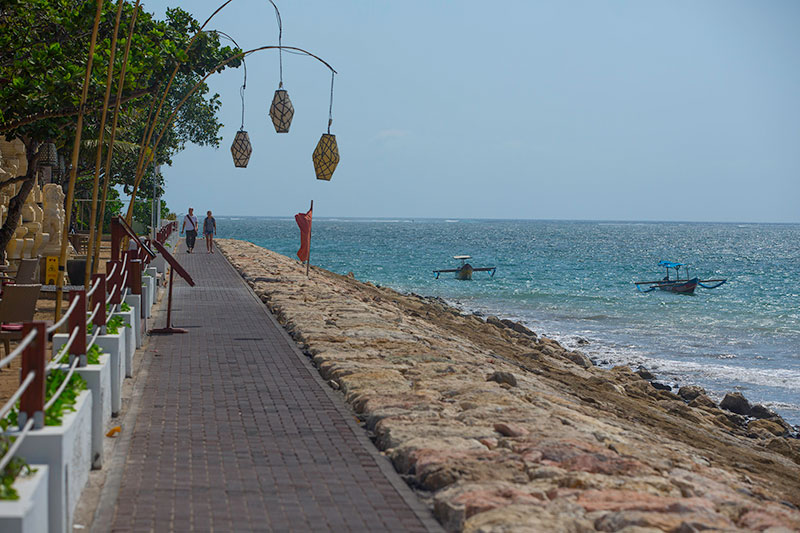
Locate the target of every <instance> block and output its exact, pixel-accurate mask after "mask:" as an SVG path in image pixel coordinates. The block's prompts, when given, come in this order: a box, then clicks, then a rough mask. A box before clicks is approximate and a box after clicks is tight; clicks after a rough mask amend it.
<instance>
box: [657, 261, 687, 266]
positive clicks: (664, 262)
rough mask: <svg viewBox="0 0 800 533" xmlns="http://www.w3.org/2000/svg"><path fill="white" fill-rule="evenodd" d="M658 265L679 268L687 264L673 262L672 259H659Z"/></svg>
mask: <svg viewBox="0 0 800 533" xmlns="http://www.w3.org/2000/svg"><path fill="white" fill-rule="evenodd" d="M658 266H663V267H667V268H678V267H682V266H686V265H684V264H683V263H673V262H672V261H659V262H658Z"/></svg>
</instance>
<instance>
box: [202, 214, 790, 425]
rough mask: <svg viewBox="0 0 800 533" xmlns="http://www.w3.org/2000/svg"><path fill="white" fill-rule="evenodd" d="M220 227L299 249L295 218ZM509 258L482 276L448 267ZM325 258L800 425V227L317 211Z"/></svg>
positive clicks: (226, 233)
mask: <svg viewBox="0 0 800 533" xmlns="http://www.w3.org/2000/svg"><path fill="white" fill-rule="evenodd" d="M217 225H218V229H219V237H221V238H233V239H242V240H246V241H250V242H252V243H254V244H257V245H259V246H263V247H265V248H269V249H270V250H273V251H276V252H278V253H281V254H284V255H287V256H290V257H296V255H295V254H296V252H297V249H298V248H299V246H300V244H299V243H300V238H299V230H298V228H297V226H296V224H295V222H294V219H293V218H260V217H258V218H257V217H217ZM462 254H463V255H471V256H472V259H471V260H470V263H471V264H472V265H473V266H475V267H483V266H496V267H497V273H496V275H495V276H494V277H490V276H489V275H488V274H487V273H486V272H476V273H475V274H474V276H473V280H472V281H458V280H455V279H454V278H453V275H452V274H443V275H442V277H441V278H440V279H438V280H437V279H435V277H434V274H433V273H432V271H433V270H435V269H442V268H453V267H456V266H458V264H459V262H458V261H455V260H454V259H453V258H452V256H454V255H462ZM662 259H663V260H670V261H677V262H682V263H687V264H689V265H691V267H692V270H691V273H692V275H694V274H697V275H699V276H700V277H701V279H708V278H728V282H727V283H726V284H725V285H723V286H722V287H719V288H717V289H714V290H706V289H702V288H699V287H698V289H697V291H696V293H695V294H694V295H692V296H689V295H679V294H672V293H667V292H662V291H654V292H651V293H647V294H642V293H640V292H638V291H637V290H636V288H635V286H634V284H633V282H634V281H640V280H656V279H660V278H662V277H663V276H664V270H663V269H662V268H661V267H659V266H658V262H659V261H660V260H662ZM311 263H312V264H314V265H317V266H321V267H323V268H326V269H328V270H331V271H333V272H337V273H340V274H347V273H348V272H352V273H353V274H354V275H355V276H356V278H358V279H359V280H362V281H370V282H373V283H375V284H379V285H383V286H387V287H391V288H393V289H396V290H399V291H402V292H414V293H417V294H420V295H424V296H438V297H441V298H444V299H445V300H447V301H448V302H450V303H451V304H453V305H456V306H458V307H460V308H462V309H464V310H465V312H475V313H479V314H481V315H483V316H488V315H497V316H499V317H500V318H511V319H513V320H519V321H522V322H523V323H524V324H525V325H527V326H528V327H530V328H531V329H532V330H534V331H536V332H537V333H538V334H540V335H545V336H548V337H551V338H555V339H557V340H558V341H559V342H561V343H562V344H564V345H565V346H567V347H570V348H573V349H578V350H581V351H583V352H584V353H585V354H586V355H588V356H589V357H591V358H592V359H593V360H594V361H596V363H597V364H598V365H600V366H614V365H620V364H627V365H630V366H631V367H632V368H634V369H636V368H637V367H638V366H639V365H643V366H645V367H647V368H648V369H649V370H650V371H651V372H653V373H654V374H655V375H656V376H657V378H658V380H659V381H661V382H663V383H666V384H669V385H672V386H681V385H689V384H696V385H700V386H702V387H704V388H706V390H707V391H709V393H710V394H711V396H712V397H713V398H715V399H717V400H720V399H721V398H722V396H723V395H724V394H725V393H726V392H731V391H739V392H742V393H743V394H744V395H745V396H746V397H747V398H748V399H749V400H750V401H751V403H762V404H764V405H767V406H768V407H770V408H772V409H774V410H775V411H776V412H778V413H779V414H781V415H782V416H783V417H784V418H785V419H786V420H787V421H788V422H790V423H792V424H800V288H799V287H798V283H797V280H800V225H797V224H714V223H689V222H685V223H684V222H585V221H531V220H468V219H459V220H454V219H453V220H445V219H337V218H319V219H315V220H314V224H313V230H312V238H311Z"/></svg>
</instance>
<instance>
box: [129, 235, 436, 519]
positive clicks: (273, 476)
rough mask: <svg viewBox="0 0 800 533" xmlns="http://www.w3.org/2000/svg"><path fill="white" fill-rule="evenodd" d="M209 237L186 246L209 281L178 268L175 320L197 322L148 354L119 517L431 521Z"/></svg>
mask: <svg viewBox="0 0 800 533" xmlns="http://www.w3.org/2000/svg"><path fill="white" fill-rule="evenodd" d="M204 244H205V243H203V242H201V240H200V239H198V242H197V247H196V248H195V250H196V252H195V253H194V254H187V253H185V251H184V247H183V244H182V245H181V246H180V248H179V249H180V250H181V252H179V254H178V259H179V260H180V261H181V263H182V264H183V265H184V266H185V267H186V269H187V271H188V272H189V273H190V274H191V275H192V277H193V278H194V280H195V282H196V283H197V286H196V287H194V288H191V287H189V286H188V285H187V284H186V283H184V282H183V281H177V279H176V284H175V289H174V293H173V324H174V325H175V326H176V327H184V328H187V329H188V330H189V333H188V334H184V335H172V336H153V337H151V338H150V344H149V346H148V349H147V352H146V353H145V355H144V356H145V357H151V358H152V361H151V362H150V367H149V371H148V375H147V380H146V382H145V384H144V394H143V396H142V397H141V399H140V402H141V403H140V411H139V414H138V416H137V418H136V424H135V427H134V428H133V432H134V433H133V435H132V437H131V442H130V448H129V450H128V455H127V459H126V462H125V470H124V472H123V474H122V482H121V486H120V489H119V494H118V498H117V507H116V512H115V514H114V522H113V530H114V531H152V530H154V531H427V530H428V528H427V527H426V525H427V526H429V527H430V522H429V520H430V518H425V517H422V518H420V514H418V512H419V508H417V513H415V511H414V509H412V507H411V506H410V505H409V504H408V503H407V502H406V500H404V499H403V497H402V496H401V495H400V493H399V492H398V490H397V489H396V488H395V486H396V480H395V485H393V484H392V483H391V482H390V481H389V479H388V478H387V474H386V473H385V472H384V471H382V470H381V467H380V466H379V464H378V461H379V460H382V459H381V458H376V457H375V456H374V453H375V452H374V450H369V449H368V446H369V442H368V441H365V439H364V437H363V436H358V437H357V436H356V434H355V431H360V429H359V428H357V427H355V431H354V426H353V425H352V424H348V422H347V420H346V419H345V416H347V415H346V414H343V413H342V411H341V410H339V409H337V407H336V405H335V404H334V400H332V399H331V398H330V397H329V396H328V394H327V393H326V391H325V390H324V389H323V385H322V384H321V382H320V381H319V380H318V378H315V376H314V375H312V372H315V370H314V369H313V368H311V367H309V366H308V365H307V364H306V363H304V362H303V361H302V360H301V358H300V357H298V355H297V353H296V352H294V351H293V347H292V346H291V345H290V341H289V340H287V338H286V336H285V334H283V332H281V331H280V330H279V329H278V328H277V327H276V326H275V325H274V323H273V322H272V321H271V320H270V319H269V317H268V315H267V310H266V308H265V307H264V306H263V305H262V304H261V303H260V302H259V301H257V300H256V299H255V297H254V296H253V294H252V293H251V292H250V291H249V289H248V288H247V286H246V285H245V284H244V281H243V280H242V279H241V278H240V277H239V275H238V274H237V273H236V272H235V271H234V270H233V268H231V266H230V265H229V264H228V262H227V261H226V260H225V258H224V257H223V256H222V254H220V253H219V251H217V252H216V253H214V254H211V255H210V254H207V253H206V252H205V250H204V248H205V245H204ZM176 278H177V276H176ZM164 297H165V298H166V294H165V296H164ZM148 327H163V324H162V323H158V324H153V323H149V324H148ZM128 430H130V429H128ZM365 444H366V446H365ZM384 469H385V468H384ZM389 475H394V473H393V472H391V473H389ZM398 479H399V478H398ZM400 490H407V489H405V488H401V489H400ZM406 495H407V494H406Z"/></svg>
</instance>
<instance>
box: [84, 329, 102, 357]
mask: <svg viewBox="0 0 800 533" xmlns="http://www.w3.org/2000/svg"><path fill="white" fill-rule="evenodd" d="M94 329H95V331H94V335H92V340H91V341H89V344H87V345H86V352H87V353H88V352H89V349H90V348H91V347H92V346H94V343H95V341H96V340H97V336H98V335H100V328H94Z"/></svg>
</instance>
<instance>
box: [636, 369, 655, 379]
mask: <svg viewBox="0 0 800 533" xmlns="http://www.w3.org/2000/svg"><path fill="white" fill-rule="evenodd" d="M636 373H637V374H638V375H639V377H640V378H642V379H646V380H648V381H650V380H653V379H656V376H655V375H654V374H653V373H652V372H650V371H649V370H647V369H646V368H645V367H643V366H640V367H639V368H637V369H636Z"/></svg>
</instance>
